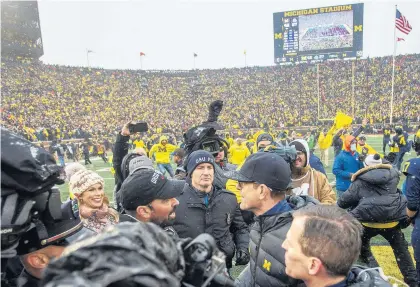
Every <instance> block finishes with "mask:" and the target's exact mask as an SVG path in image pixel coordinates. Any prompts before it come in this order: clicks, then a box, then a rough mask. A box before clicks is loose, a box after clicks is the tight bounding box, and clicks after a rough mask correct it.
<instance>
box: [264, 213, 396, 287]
mask: <svg viewBox="0 0 420 287" xmlns="http://www.w3.org/2000/svg"><path fill="white" fill-rule="evenodd" d="M361 235H362V226H361V224H360V223H359V222H358V221H357V220H356V219H355V218H353V217H352V216H351V215H349V214H348V213H347V212H345V211H344V210H342V209H340V208H338V207H336V206H325V205H316V206H309V207H307V208H302V209H300V210H298V211H296V212H294V213H293V222H292V225H291V227H290V229H289V231H288V232H287V236H286V239H285V240H284V241H283V244H282V247H283V248H284V249H285V250H286V252H285V255H284V258H285V262H286V274H287V275H289V276H291V277H293V278H296V279H301V280H303V281H304V283H305V285H306V286H308V287H327V286H329V287H346V286H372V287H375V286H381V287H382V286H391V285H390V284H389V283H387V282H386V281H385V280H383V279H382V278H381V276H380V275H379V273H378V272H376V270H368V269H366V268H363V267H360V266H353V267H352V265H353V264H354V262H356V260H357V257H358V256H359V251H360V246H361ZM264 286H267V285H264Z"/></svg>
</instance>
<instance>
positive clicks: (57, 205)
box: [1, 128, 83, 286]
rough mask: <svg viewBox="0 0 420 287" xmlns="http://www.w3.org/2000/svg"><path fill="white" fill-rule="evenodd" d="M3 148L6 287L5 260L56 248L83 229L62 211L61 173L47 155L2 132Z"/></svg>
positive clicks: (10, 134)
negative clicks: (58, 244) (39, 250)
mask: <svg viewBox="0 0 420 287" xmlns="http://www.w3.org/2000/svg"><path fill="white" fill-rule="evenodd" d="M1 146H2V153H1V163H2V164H1V189H2V198H1V233H2V236H1V261H2V262H1V263H2V264H1V265H2V283H3V284H4V285H6V286H7V285H9V283H8V282H6V281H5V280H6V279H7V278H10V277H8V274H6V273H5V270H6V267H7V265H8V260H9V259H13V258H14V257H15V256H16V255H17V254H23V253H26V252H32V251H35V250H36V249H41V248H44V247H47V246H49V245H50V244H57V242H58V241H60V240H63V239H65V238H67V237H68V236H70V235H72V234H74V233H76V232H77V231H79V230H80V229H81V228H83V224H82V223H81V222H80V220H74V216H73V215H72V213H71V217H69V215H68V213H65V212H63V209H62V208H61V200H60V192H59V190H58V189H57V188H54V185H56V184H62V183H64V173H63V169H62V167H60V166H58V165H57V164H56V162H55V160H54V157H53V156H52V155H51V154H50V153H48V152H47V151H46V150H45V149H43V148H40V147H39V146H37V145H35V144H33V143H31V142H29V141H27V140H25V139H23V138H21V137H19V136H17V135H15V134H13V133H12V132H10V131H8V130H7V129H4V128H1ZM65 210H67V211H68V209H65ZM69 218H70V219H69ZM58 226H61V227H60V228H62V229H60V230H58V228H59V227H58ZM56 228H57V229H56ZM44 261H45V260H44Z"/></svg>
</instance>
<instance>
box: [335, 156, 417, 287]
mask: <svg viewBox="0 0 420 287" xmlns="http://www.w3.org/2000/svg"><path fill="white" fill-rule="evenodd" d="M364 165H365V168H363V169H360V170H359V171H358V172H356V173H355V174H354V175H353V176H352V179H351V181H352V184H351V185H350V187H349V189H348V190H347V191H346V192H344V193H343V195H342V196H341V197H340V198H339V200H338V202H337V205H338V206H339V207H341V208H346V209H351V211H350V213H351V214H352V215H353V216H354V217H355V218H356V219H358V220H359V221H360V222H361V223H362V225H363V227H364V232H363V237H362V249H361V254H360V257H361V259H362V261H364V263H366V264H367V265H368V266H369V267H378V266H379V265H378V262H377V261H376V260H375V257H374V256H373V254H372V252H371V250H370V239H371V238H372V237H374V236H376V235H382V236H383V237H384V238H385V239H386V240H387V241H388V242H389V244H390V245H391V247H392V250H393V251H394V255H395V258H396V260H397V264H398V267H399V268H400V271H401V273H402V274H403V276H404V281H405V282H406V283H407V284H408V285H410V286H417V275H416V270H415V268H414V264H413V260H412V259H411V256H410V253H409V252H408V243H407V241H406V240H405V238H404V234H403V233H402V231H401V226H400V223H399V222H400V221H402V220H405V219H406V211H405V209H406V206H407V200H406V199H405V197H404V196H402V194H401V192H400V191H399V190H398V189H397V186H398V183H399V181H400V176H399V174H398V171H397V170H396V169H394V168H393V167H392V166H391V165H389V164H383V163H382V160H381V158H380V156H379V155H378V154H375V155H369V156H367V157H366V159H365V161H364Z"/></svg>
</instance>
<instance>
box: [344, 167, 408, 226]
mask: <svg viewBox="0 0 420 287" xmlns="http://www.w3.org/2000/svg"><path fill="white" fill-rule="evenodd" d="M351 180H352V184H351V185H350V187H349V189H348V190H347V191H346V192H344V193H343V195H342V196H341V197H340V198H339V199H338V201H337V205H338V206H339V207H341V208H346V209H347V208H348V209H351V211H350V213H351V214H352V215H353V216H354V217H355V218H357V219H358V220H359V221H361V222H370V223H388V222H395V221H400V220H403V219H405V217H406V212H405V208H406V206H407V200H406V198H405V197H404V196H402V194H401V192H400V191H399V190H398V189H397V186H398V182H399V181H400V176H399V174H398V171H397V170H396V169H394V168H393V167H392V166H391V165H389V164H378V165H373V166H368V167H365V168H362V169H361V170H359V171H358V172H356V173H355V174H354V175H353V177H352V179H351Z"/></svg>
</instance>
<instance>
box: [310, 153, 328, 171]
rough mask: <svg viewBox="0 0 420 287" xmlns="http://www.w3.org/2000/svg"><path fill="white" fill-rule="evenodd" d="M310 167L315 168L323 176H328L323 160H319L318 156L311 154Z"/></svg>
mask: <svg viewBox="0 0 420 287" xmlns="http://www.w3.org/2000/svg"><path fill="white" fill-rule="evenodd" d="M309 165H310V166H311V167H313V168H314V169H315V170H317V171H319V172H322V173H323V174H325V175H327V174H326V173H325V168H324V165H323V164H322V162H321V160H320V159H319V157H317V156H316V155H314V154H313V153H312V152H311V156H310V157H309Z"/></svg>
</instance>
